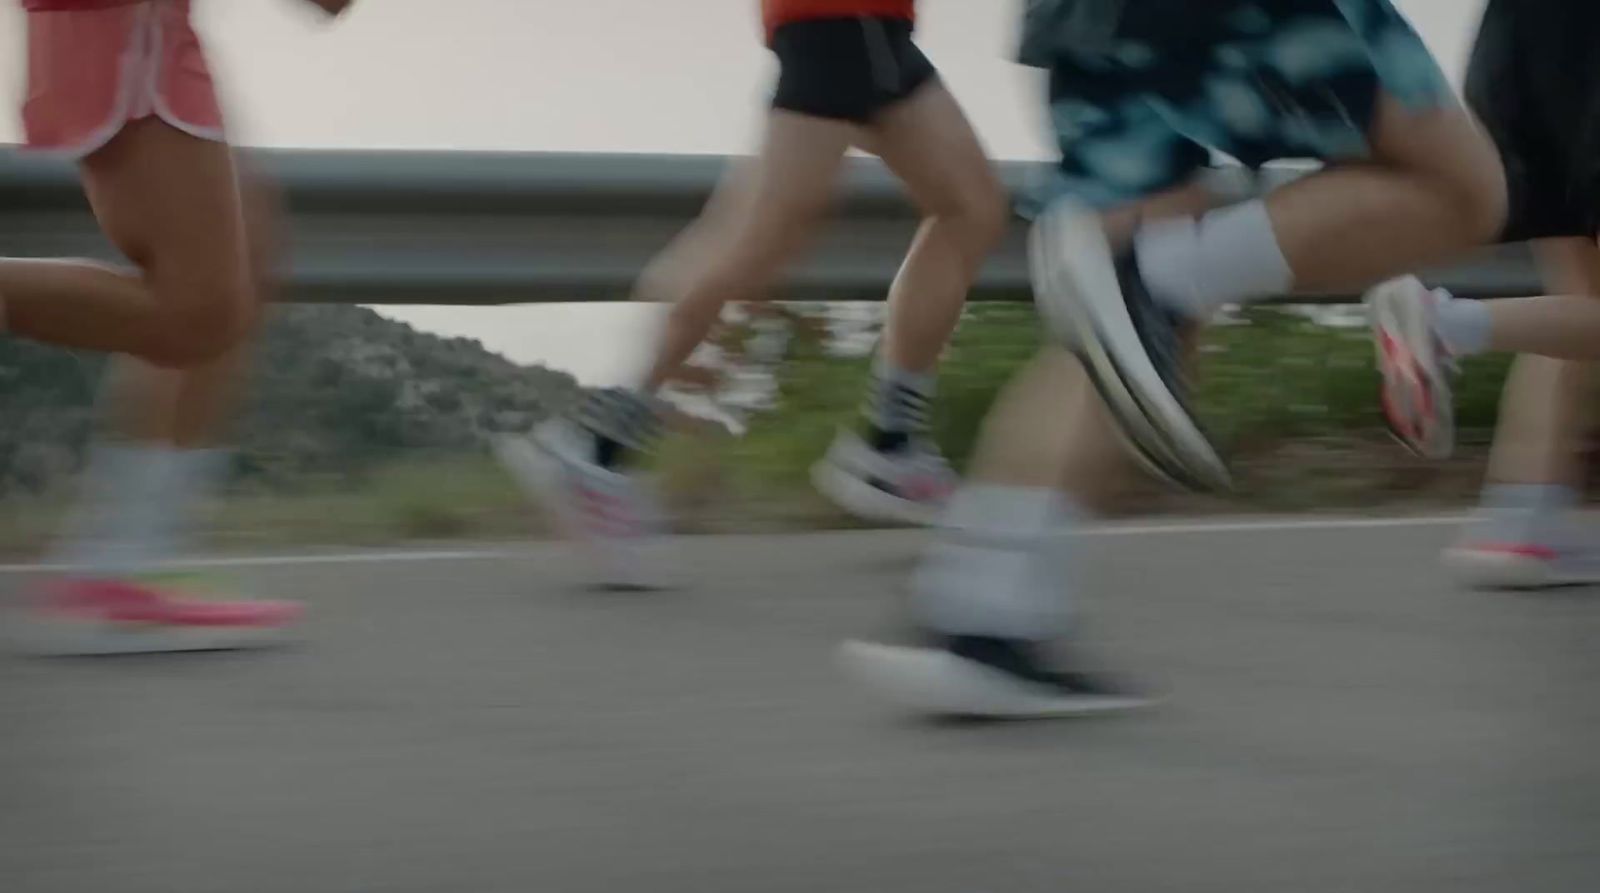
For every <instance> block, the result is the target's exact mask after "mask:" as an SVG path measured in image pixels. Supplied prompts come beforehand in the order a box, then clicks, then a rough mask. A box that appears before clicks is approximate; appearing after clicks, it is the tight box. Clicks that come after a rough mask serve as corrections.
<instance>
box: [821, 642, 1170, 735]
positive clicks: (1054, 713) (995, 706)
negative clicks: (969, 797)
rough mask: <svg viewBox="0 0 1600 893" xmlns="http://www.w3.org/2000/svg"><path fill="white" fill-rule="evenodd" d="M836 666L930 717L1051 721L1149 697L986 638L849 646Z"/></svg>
mask: <svg viewBox="0 0 1600 893" xmlns="http://www.w3.org/2000/svg"><path fill="white" fill-rule="evenodd" d="M839 664H840V667H841V668H842V669H843V670H844V671H845V672H846V673H847V674H848V675H849V676H850V677H851V678H853V679H855V680H856V681H857V682H858V683H860V684H861V685H862V686H863V687H864V688H866V689H867V690H868V691H869V692H871V693H873V694H875V695H877V696H879V697H881V698H883V699H885V700H888V701H890V702H892V703H894V704H898V705H899V706H901V707H904V708H907V709H910V710H912V711H915V712H917V713H923V714H928V715H931V716H946V717H970V718H981V719H1050V718H1062V717H1072V716H1090V715H1094V714H1104V713H1122V712H1127V711H1131V710H1139V709H1143V708H1146V707H1150V706H1152V705H1153V704H1154V703H1155V702H1154V700H1153V699H1152V698H1150V697H1149V696H1147V695H1144V694H1141V693H1139V692H1136V691H1133V690H1131V689H1129V688H1126V687H1124V686H1122V685H1120V684H1116V683H1113V682H1111V681H1110V680H1108V679H1106V678H1104V677H1101V676H1099V675H1098V674H1093V673H1087V672H1083V671H1078V670H1069V669H1064V668H1062V667H1061V666H1060V665H1059V662H1058V661H1046V660H1045V659H1044V658H1043V656H1042V655H1041V654H1040V648H1039V646H1038V645H1037V644H1036V643H1033V642H1026V641H1023V640H1020V639H1003V638H992V637H987V636H936V635H930V636H929V637H928V643H927V644H925V645H918V646H906V645H891V644H884V643H879V642H866V641H849V642H846V643H844V645H843V646H841V647H840V649H839Z"/></svg>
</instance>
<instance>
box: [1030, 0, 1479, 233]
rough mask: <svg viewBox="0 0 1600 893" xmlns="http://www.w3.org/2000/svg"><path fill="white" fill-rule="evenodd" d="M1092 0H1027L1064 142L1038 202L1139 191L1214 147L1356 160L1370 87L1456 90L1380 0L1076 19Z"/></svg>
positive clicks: (1243, 4)
mask: <svg viewBox="0 0 1600 893" xmlns="http://www.w3.org/2000/svg"><path fill="white" fill-rule="evenodd" d="M1090 5H1091V4H1089V3H1088V2H1087V0H1033V2H1032V3H1031V5H1030V11H1029V16H1028V21H1027V26H1026V30H1027V31H1028V32H1029V33H1027V34H1025V35H1024V46H1025V48H1027V50H1026V51H1027V55H1026V57H1025V58H1024V61H1025V62H1027V63H1028V64H1032V65H1038V66H1041V67H1045V68H1047V69H1048V70H1049V75H1050V88H1049V89H1050V93H1049V95H1050V117H1051V121H1052V123H1053V125H1054V128H1055V131H1056V138H1057V140H1058V142H1059V144H1060V150H1061V162H1060V165H1059V167H1058V169H1057V170H1056V171H1054V174H1053V176H1052V177H1051V178H1050V182H1049V183H1048V184H1045V185H1044V186H1043V188H1042V190H1041V192H1040V194H1039V195H1038V196H1036V197H1035V200H1034V202H1033V204H1034V205H1035V206H1037V204H1038V203H1039V202H1043V201H1049V200H1051V199H1052V198H1054V197H1057V196H1071V197H1073V198H1075V199H1076V200H1078V201H1082V202H1086V203H1089V204H1092V205H1097V206H1107V205H1116V204H1122V203H1126V202H1130V201H1134V200H1137V199H1140V198H1143V197H1145V196H1149V195H1151V194H1154V193H1158V192H1161V191H1164V190H1167V189H1170V188H1173V187H1176V186H1179V185H1182V184H1183V183H1186V182H1188V181H1189V180H1191V179H1192V178H1193V177H1194V176H1195V175H1196V174H1197V173H1199V172H1200V170H1201V169H1202V168H1203V167H1205V166H1207V165H1208V164H1210V163H1211V162H1212V161H1213V158H1214V155H1218V154H1220V155H1222V156H1226V157H1230V158H1232V159H1234V160H1237V161H1239V162H1241V163H1243V164H1245V165H1247V166H1249V167H1260V166H1261V165H1263V164H1265V163H1267V162H1269V161H1276V160H1283V159H1315V160H1321V161H1337V160H1350V159H1359V158H1362V157H1365V156H1366V155H1367V154H1368V150H1369V147H1368V142H1367V140H1368V135H1369V132H1370V130H1371V126H1372V123H1373V119H1374V115H1375V112H1376V110H1377V100H1378V96H1379V94H1380V92H1381V93H1387V94H1389V95H1391V96H1394V97H1395V98H1396V99H1398V100H1399V101H1401V102H1403V103H1405V104H1406V105H1407V106H1410V107H1413V108H1418V109H1428V108H1437V107H1441V106H1444V105H1447V104H1449V103H1452V102H1453V101H1454V99H1453V96H1452V93H1451V91H1450V86H1449V83H1448V82H1447V81H1446V79H1445V77H1444V75H1443V73H1442V72H1441V71H1440V70H1439V67H1438V65H1436V64H1435V63H1434V61H1433V57H1432V56H1431V55H1429V53H1428V50H1427V48H1426V47H1425V46H1424V45H1423V43H1422V41H1421V39H1420V38H1418V37H1417V35H1416V33H1415V32H1413V31H1412V29H1411V27H1410V25H1409V24H1407V22H1406V21H1405V19H1404V18H1402V17H1401V16H1400V14H1399V13H1398V12H1397V11H1396V10H1395V9H1394V7H1393V6H1391V5H1390V3H1389V0H1205V2H1197V0H1126V2H1124V3H1122V4H1121V5H1120V7H1119V8H1116V9H1115V11H1114V12H1112V13H1109V14H1103V15H1097V16H1086V15H1085V14H1084V10H1085V9H1088V8H1089V7H1090ZM1104 5H1105V4H1102V6H1104ZM1091 19H1092V21H1091ZM1086 23H1087V24H1086ZM1086 28H1087V29H1088V31H1085V29H1086Z"/></svg>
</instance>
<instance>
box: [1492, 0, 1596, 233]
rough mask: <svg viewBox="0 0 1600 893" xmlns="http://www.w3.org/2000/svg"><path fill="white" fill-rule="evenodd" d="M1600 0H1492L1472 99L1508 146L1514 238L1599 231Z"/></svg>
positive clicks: (1506, 156) (1505, 151)
mask: <svg viewBox="0 0 1600 893" xmlns="http://www.w3.org/2000/svg"><path fill="white" fill-rule="evenodd" d="M1597 40H1600V2H1596V0H1491V2H1490V3H1489V6H1488V9H1487V10H1485V12H1484V17H1483V24H1482V26H1481V27H1480V28H1479V30H1478V42H1477V45H1476V46H1475V47H1474V48H1473V51H1472V64H1471V66H1470V68H1469V69H1468V71H1467V89H1466V92H1467V102H1468V104H1469V105H1471V106H1472V109H1473V111H1474V112H1476V113H1477V115H1478V117H1479V118H1480V119H1482V121H1483V123H1484V126H1485V127H1486V128H1488V130H1489V133H1490V134H1491V135H1492V136H1493V137H1494V141H1495V143H1496V144H1497V145H1498V146H1499V147H1500V155H1501V157H1502V158H1503V159H1504V161H1505V165H1506V185H1507V187H1508V188H1509V190H1510V198H1511V213H1510V219H1509V220H1508V222H1507V226H1506V233H1505V239H1506V241H1523V240H1526V239H1544V238H1557V237H1587V238H1593V237H1595V236H1596V235H1600V51H1597V50H1596V48H1595V44H1596V41H1597Z"/></svg>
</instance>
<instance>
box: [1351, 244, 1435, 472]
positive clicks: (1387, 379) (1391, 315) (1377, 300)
mask: <svg viewBox="0 0 1600 893" xmlns="http://www.w3.org/2000/svg"><path fill="white" fill-rule="evenodd" d="M1439 301H1440V296H1439V295H1437V294H1435V293H1434V292H1432V291H1429V290H1428V288H1427V286H1425V285H1423V284H1422V282H1421V281H1420V280H1418V279H1417V278H1416V277H1414V276H1406V277H1403V278H1400V279H1393V280H1390V281H1388V282H1385V283H1383V284H1382V285H1379V286H1377V287H1376V288H1374V289H1372V290H1371V291H1369V292H1367V297H1366V303H1367V310H1368V313H1369V314H1370V320H1371V323H1372V338H1373V342H1374V345H1375V347H1376V348H1377V353H1378V371H1379V372H1381V373H1382V374H1383V391H1382V395H1381V400H1382V404H1383V415H1384V419H1385V421H1387V422H1388V425H1389V430H1390V432H1391V433H1393V434H1394V436H1395V439H1396V440H1398V441H1400V443H1401V444H1403V445H1404V446H1405V447H1406V448H1407V449H1409V450H1411V451H1412V452H1414V453H1416V454H1417V455H1419V456H1422V457H1424V458H1428V459H1447V458H1449V457H1450V454H1451V453H1452V452H1453V451H1454V449H1455V439H1456V421H1455V399H1454V395H1453V393H1452V392H1451V387H1450V376H1451V373H1452V372H1453V371H1454V364H1453V362H1452V361H1451V358H1450V354H1449V351H1448V350H1447V349H1446V348H1445V346H1444V344H1443V342H1441V341H1440V340H1439V335H1438V331H1437V328H1436V326H1435V323H1434V316H1435V313H1436V312H1437V309H1438V303H1439Z"/></svg>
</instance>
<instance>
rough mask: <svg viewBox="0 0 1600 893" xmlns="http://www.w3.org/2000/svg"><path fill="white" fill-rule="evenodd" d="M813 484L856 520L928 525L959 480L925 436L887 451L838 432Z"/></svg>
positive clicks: (849, 433)
mask: <svg viewBox="0 0 1600 893" xmlns="http://www.w3.org/2000/svg"><path fill="white" fill-rule="evenodd" d="M811 482H812V484H814V485H815V486H816V488H817V490H818V491H819V492H821V493H822V495H824V496H826V497H828V498H829V499H830V500H832V501H833V502H834V503H835V504H836V505H838V506H839V507H840V508H842V509H844V510H845V511H847V512H849V513H850V514H852V515H855V516H856V517H858V518H864V519H866V520H868V521H879V522H885V523H891V524H914V525H929V524H933V523H934V522H936V521H937V520H938V518H939V514H940V513H941V512H942V511H943V510H944V506H945V503H946V502H948V501H949V499H950V495H951V494H952V493H954V492H955V489H956V486H957V485H958V484H959V483H960V478H959V477H957V475H956V473H955V471H954V470H953V469H952V468H951V467H950V463H949V462H948V461H946V460H945V458H944V456H943V455H942V454H941V453H940V452H939V448H938V447H937V446H936V445H934V443H933V442H932V441H930V440H928V439H926V438H923V437H915V438H912V439H911V440H910V441H909V442H908V443H907V444H906V446H905V448H904V449H901V450H895V451H892V452H886V451H882V450H875V449H873V448H872V447H871V445H869V444H868V443H867V442H866V441H865V440H863V439H862V438H861V436H860V435H859V434H856V433H855V432H853V431H840V432H839V434H838V436H837V437H835V438H834V440H833V446H831V447H829V449H828V454H827V455H826V456H824V457H823V458H822V459H821V460H820V461H818V462H817V463H816V464H815V465H813V466H812V468H811Z"/></svg>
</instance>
